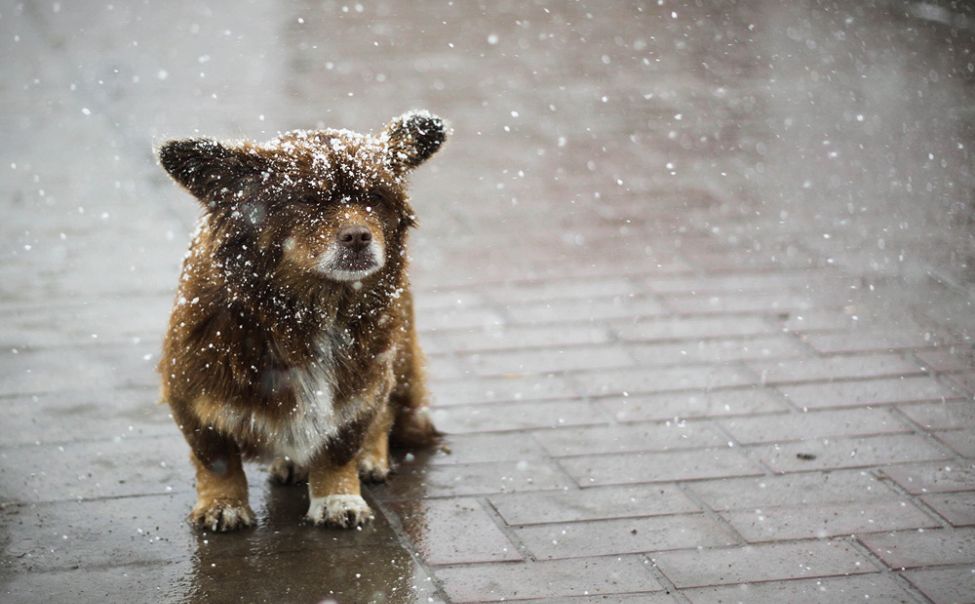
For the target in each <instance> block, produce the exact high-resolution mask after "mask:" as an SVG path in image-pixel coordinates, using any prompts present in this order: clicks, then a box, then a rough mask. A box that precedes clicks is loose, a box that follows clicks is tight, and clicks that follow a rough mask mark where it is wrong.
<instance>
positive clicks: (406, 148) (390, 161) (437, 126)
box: [382, 111, 447, 176]
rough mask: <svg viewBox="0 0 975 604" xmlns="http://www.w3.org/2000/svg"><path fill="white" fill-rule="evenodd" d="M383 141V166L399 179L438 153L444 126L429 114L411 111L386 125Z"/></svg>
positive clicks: (443, 136) (445, 133)
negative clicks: (384, 155)
mask: <svg viewBox="0 0 975 604" xmlns="http://www.w3.org/2000/svg"><path fill="white" fill-rule="evenodd" d="M382 137H383V140H384V142H385V143H386V165H387V166H389V168H390V169H391V170H392V171H393V172H394V173H395V174H396V175H397V176H399V175H401V174H405V173H406V172H409V171H410V170H412V169H413V168H416V167H417V166H419V165H420V164H422V163H423V162H425V161H426V160H428V159H429V158H430V156H431V155H433V154H434V153H436V152H437V149H439V148H440V145H442V144H443V142H444V140H446V138H447V126H446V125H445V124H444V121H443V120H442V119H440V118H439V117H437V116H435V115H433V114H432V113H430V112H429V111H410V112H408V113H404V114H403V115H401V116H399V117H397V118H394V119H393V121H391V122H390V123H389V124H387V125H386V129H385V130H384V131H383V134H382Z"/></svg>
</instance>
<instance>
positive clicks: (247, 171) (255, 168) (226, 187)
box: [159, 138, 264, 207]
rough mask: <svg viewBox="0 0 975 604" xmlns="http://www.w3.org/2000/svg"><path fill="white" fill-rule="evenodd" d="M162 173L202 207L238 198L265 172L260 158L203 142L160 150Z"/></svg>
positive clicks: (179, 143)
mask: <svg viewBox="0 0 975 604" xmlns="http://www.w3.org/2000/svg"><path fill="white" fill-rule="evenodd" d="M159 163H160V164H162V167H163V169H165V170H166V172H168V173H169V175H170V176H172V177H173V180H175V181H176V182H178V183H179V184H181V185H182V186H183V187H185V188H186V190H188V191H189V192H190V193H192V194H193V195H194V196H195V197H196V198H197V199H199V200H200V201H201V202H202V203H203V204H204V205H205V206H209V207H213V206H214V205H216V204H217V203H219V202H220V201H222V200H224V199H226V198H227V197H228V196H240V195H241V194H243V193H244V189H245V188H246V187H247V185H248V183H252V182H254V180H255V179H256V178H257V177H258V176H259V175H260V173H261V172H262V171H263V170H264V162H263V161H262V160H261V158H260V157H259V156H257V155H256V154H254V153H251V152H248V151H247V150H245V149H244V148H241V147H232V146H228V145H224V144H221V143H218V142H217V141H214V140H210V139H206V138H189V139H182V140H174V141H168V142H166V143H164V144H163V146H162V147H160V148H159Z"/></svg>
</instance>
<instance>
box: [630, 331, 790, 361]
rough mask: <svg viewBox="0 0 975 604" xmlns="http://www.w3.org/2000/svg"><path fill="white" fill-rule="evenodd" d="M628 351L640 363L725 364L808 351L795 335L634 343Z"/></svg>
mask: <svg viewBox="0 0 975 604" xmlns="http://www.w3.org/2000/svg"><path fill="white" fill-rule="evenodd" d="M628 350H629V352H630V354H632V355H633V357H634V358H635V359H636V360H637V362H638V363H639V364H640V365H641V366H648V365H679V364H685V363H727V362H731V361H743V360H755V359H770V358H774V359H780V358H787V357H797V356H803V355H807V354H808V351H807V349H806V348H804V347H803V345H802V344H800V343H799V342H798V341H797V340H796V339H795V338H793V337H790V336H783V335H778V336H765V337H757V338H748V339H721V340H699V341H688V342H668V343H658V344H637V343H634V344H631V345H630V346H629V347H628Z"/></svg>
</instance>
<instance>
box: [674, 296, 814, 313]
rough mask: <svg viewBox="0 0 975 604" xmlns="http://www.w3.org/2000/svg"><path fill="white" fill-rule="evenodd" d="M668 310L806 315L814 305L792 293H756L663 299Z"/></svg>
mask: <svg viewBox="0 0 975 604" xmlns="http://www.w3.org/2000/svg"><path fill="white" fill-rule="evenodd" d="M663 299H664V302H665V303H666V304H667V306H668V307H669V308H672V309H673V310H675V311H678V312H681V313H688V314H693V313H702V314H703V313H722V314H726V313H769V314H778V313H781V312H785V311H799V312H801V311H803V310H806V309H808V308H810V307H811V306H812V301H811V300H810V299H809V298H808V297H807V296H804V295H802V294H798V293H795V292H789V291H777V292H754V293H748V294H736V293H729V294H710V295H698V294H677V295H665V296H663Z"/></svg>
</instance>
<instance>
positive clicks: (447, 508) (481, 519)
mask: <svg viewBox="0 0 975 604" xmlns="http://www.w3.org/2000/svg"><path fill="white" fill-rule="evenodd" d="M390 507H391V508H392V509H393V510H394V511H395V512H396V514H397V515H398V516H399V517H400V520H401V522H402V525H403V527H404V530H405V532H406V534H407V536H408V537H409V538H410V541H411V542H412V543H413V547H414V548H415V549H416V551H417V553H419V554H420V557H421V558H423V560H424V561H425V562H426V563H427V564H459V563H467V562H494V561H501V560H521V559H522V556H521V554H519V553H518V550H517V548H515V546H514V545H512V544H511V542H510V541H508V538H507V537H505V536H504V533H502V532H501V529H499V528H498V526H497V525H496V524H495V523H494V521H493V520H492V519H491V517H490V516H489V515H488V514H487V512H485V511H484V508H482V507H481V505H480V504H479V503H478V502H477V501H476V500H473V499H426V500H417V501H401V502H394V503H392V504H390ZM459 535H463V538H461V539H458V536H459Z"/></svg>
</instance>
